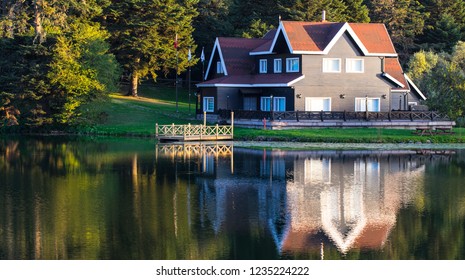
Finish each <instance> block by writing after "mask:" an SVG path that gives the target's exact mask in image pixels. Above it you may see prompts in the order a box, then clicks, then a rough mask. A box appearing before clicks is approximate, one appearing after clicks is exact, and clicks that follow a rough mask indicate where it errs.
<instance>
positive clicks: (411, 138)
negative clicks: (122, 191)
mask: <svg viewBox="0 0 465 280" xmlns="http://www.w3.org/2000/svg"><path fill="white" fill-rule="evenodd" d="M175 95H176V91H175V89H174V88H173V87H166V86H165V87H155V86H147V85H145V86H144V85H142V86H141V87H140V88H139V97H138V98H134V97H130V96H126V95H124V94H122V93H115V94H112V95H110V97H109V99H107V100H105V101H100V102H98V103H95V104H92V105H90V106H89V107H88V110H91V111H95V113H94V115H98V114H102V117H101V120H100V121H98V122H97V124H94V125H92V126H91V127H84V128H83V129H82V130H83V131H84V132H88V133H96V134H109V135H143V136H153V135H154V133H155V124H156V123H158V124H161V125H163V124H171V123H175V124H187V123H193V124H195V123H200V122H201V121H199V120H196V119H195V96H194V94H193V92H192V93H191V110H190V112H189V103H188V102H189V95H188V91H187V89H185V88H179V90H178V110H177V111H176V102H175V100H176V98H175ZM102 112H103V113H102ZM234 131H235V133H234V139H236V140H259V141H290V142H325V143H417V142H422V143H427V142H430V143H465V129H464V128H454V134H452V135H433V136H430V135H424V136H418V135H415V134H414V133H412V130H407V129H383V128H343V129H342V128H308V129H285V130H264V129H247V128H239V127H236V128H235V130H234Z"/></svg>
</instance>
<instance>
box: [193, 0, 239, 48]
mask: <svg viewBox="0 0 465 280" xmlns="http://www.w3.org/2000/svg"><path fill="white" fill-rule="evenodd" d="M230 1H231V0H200V1H199V3H198V5H197V11H198V13H199V15H198V16H197V17H196V18H195V19H194V21H193V25H194V33H193V37H194V38H195V42H196V43H197V45H198V46H202V47H205V49H206V50H210V49H211V48H212V47H213V42H214V41H215V38H216V37H222V36H230V35H231V34H233V27H232V24H231V22H230V20H229V11H230V5H231V3H230Z"/></svg>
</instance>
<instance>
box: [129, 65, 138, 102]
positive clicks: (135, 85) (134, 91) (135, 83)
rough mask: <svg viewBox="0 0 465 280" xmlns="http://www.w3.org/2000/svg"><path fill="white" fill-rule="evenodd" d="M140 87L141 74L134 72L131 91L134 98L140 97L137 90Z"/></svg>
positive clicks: (130, 93)
mask: <svg viewBox="0 0 465 280" xmlns="http://www.w3.org/2000/svg"><path fill="white" fill-rule="evenodd" d="M138 86H139V74H138V73H137V71H133V72H132V74H131V87H130V89H129V95H131V96H133V97H138V95H137V88H138Z"/></svg>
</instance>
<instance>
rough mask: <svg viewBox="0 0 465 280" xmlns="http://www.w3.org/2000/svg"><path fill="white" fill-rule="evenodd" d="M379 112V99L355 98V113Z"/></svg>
mask: <svg viewBox="0 0 465 280" xmlns="http://www.w3.org/2000/svg"><path fill="white" fill-rule="evenodd" d="M367 109H368V112H379V111H380V100H379V98H366V97H363V98H355V111H356V112H365V111H366V110H367Z"/></svg>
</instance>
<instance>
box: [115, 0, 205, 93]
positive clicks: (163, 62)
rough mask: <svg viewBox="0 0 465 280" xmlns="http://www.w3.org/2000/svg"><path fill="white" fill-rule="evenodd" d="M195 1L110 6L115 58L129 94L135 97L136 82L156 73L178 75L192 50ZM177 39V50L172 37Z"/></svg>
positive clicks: (140, 0) (131, 0)
mask: <svg viewBox="0 0 465 280" xmlns="http://www.w3.org/2000/svg"><path fill="white" fill-rule="evenodd" d="M197 3H198V0H149V1H145V0H126V1H118V2H116V3H112V4H111V5H110V6H109V9H108V11H107V12H106V13H107V17H106V19H107V20H106V23H107V27H108V30H109V31H110V33H111V34H112V38H111V39H112V45H113V50H114V53H115V54H116V57H117V59H118V60H119V62H120V63H121V64H122V66H123V68H124V70H125V71H126V73H127V74H128V75H129V76H130V83H131V87H130V94H131V95H132V96H137V95H138V92H137V90H138V85H139V82H140V79H142V78H144V77H146V76H149V75H150V76H152V77H153V78H154V79H155V78H156V77H157V75H158V73H159V72H162V73H165V74H167V73H168V72H170V71H172V70H173V69H175V71H177V72H178V73H180V72H182V71H184V70H185V69H186V68H187V66H188V61H187V50H188V48H189V47H190V48H191V49H192V51H195V48H196V45H195V44H194V40H193V37H192V33H193V27H192V22H193V19H194V17H196V16H197V14H198V13H197V10H196V5H197ZM176 37H177V40H178V41H177V42H178V44H177V48H175V47H174V45H175V38H176Z"/></svg>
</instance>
